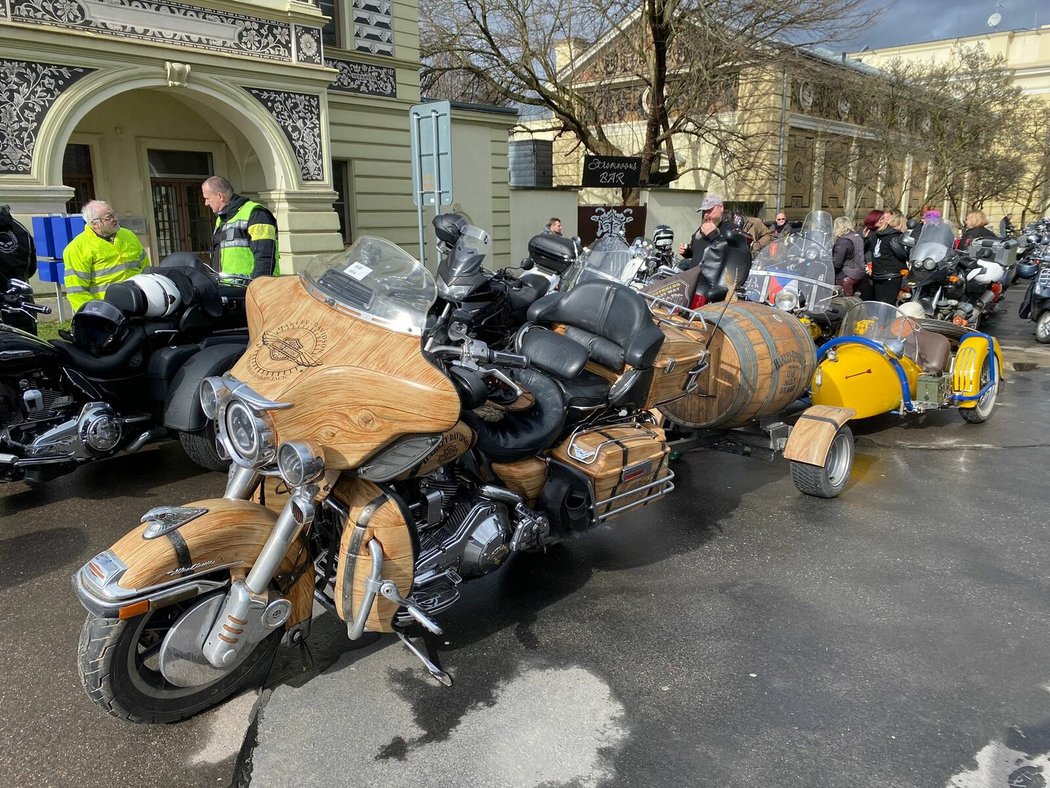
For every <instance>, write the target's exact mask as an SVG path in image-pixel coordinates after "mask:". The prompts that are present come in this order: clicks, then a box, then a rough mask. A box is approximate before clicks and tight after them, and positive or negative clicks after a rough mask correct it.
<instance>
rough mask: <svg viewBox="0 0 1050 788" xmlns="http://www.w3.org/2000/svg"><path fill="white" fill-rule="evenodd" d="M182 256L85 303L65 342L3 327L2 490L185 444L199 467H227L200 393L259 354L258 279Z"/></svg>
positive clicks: (0, 362)
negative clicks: (171, 440)
mask: <svg viewBox="0 0 1050 788" xmlns="http://www.w3.org/2000/svg"><path fill="white" fill-rule="evenodd" d="M172 258H175V260H174V261H173V262H174V263H176V264H175V265H172V264H171V262H172ZM172 258H169V259H168V260H166V261H165V263H162V265H161V267H160V268H157V269H154V270H153V272H152V273H149V274H145V275H140V276H136V277H133V278H132V279H130V280H127V281H125V282H120V283H117V284H114V285H111V286H110V287H109V288H108V289H107V291H106V296H105V300H102V301H98V300H96V301H90V302H88V303H87V304H85V305H84V306H83V307H82V308H81V309H80V310H79V311H78V312H77V313H76V314H75V315H74V316H73V320H72V324H71V330H70V331H69V332H60V333H62V336H63V338H62V339H54V340H51V341H50V342H45V341H44V340H41V339H39V338H38V337H36V336H34V335H33V334H32V333H29V332H26V331H23V330H20V329H18V328H13V327H10V326H6V325H4V326H0V481H17V480H26V481H30V482H42V481H47V480H49V479H52V478H55V477H57V476H61V475H63V474H65V473H69V472H70V471H72V470H73V469H74V468H76V467H77V466H78V465H81V464H83V463H86V462H91V461H94V460H98V459H102V458H105V457H110V456H112V455H114V454H116V453H118V452H122V451H127V452H133V451H137V450H138V449H140V448H141V447H142V446H143V445H145V444H146V443H148V442H150V441H154V440H158V439H161V438H166V437H169V436H176V435H177V436H178V437H179V439H180V440H181V442H182V445H183V447H184V448H185V450H186V453H187V454H188V455H189V456H190V458H191V459H192V460H194V462H196V463H197V464H198V465H201V466H202V467H204V468H207V469H209V470H224V469H225V468H226V466H227V465H228V460H227V459H226V458H224V457H221V456H220V455H219V453H218V450H217V448H216V442H215V436H214V434H213V432H212V428H211V426H210V422H208V421H207V420H206V419H205V418H204V413H203V411H202V410H201V406H200V402H199V397H198V387H199V384H200V381H201V380H202V379H203V378H205V377H208V376H211V375H221V374H223V373H224V372H226V371H228V370H229V369H230V368H231V367H232V366H233V364H234V362H235V361H236V360H237V358H238V357H239V356H240V355H241V354H242V353H243V352H244V349H245V347H247V342H248V332H247V328H246V326H247V320H246V317H245V310H244V297H245V292H246V290H247V280H232V281H231V280H223V281H220V280H219V278H218V276H217V275H215V274H214V273H213V272H211V271H210V269H207V268H206V267H205V266H203V265H202V264H200V263H199V262H196V260H195V258H192V257H191V259H190V261H187V260H185V259H178V256H175V255H173V256H172ZM186 262H190V263H191V264H189V265H185V264H183V265H178V264H177V263H186Z"/></svg>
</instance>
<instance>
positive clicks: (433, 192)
mask: <svg viewBox="0 0 1050 788" xmlns="http://www.w3.org/2000/svg"><path fill="white" fill-rule="evenodd" d="M408 118H409V129H410V131H411V141H412V202H413V203H415V206H416V220H417V223H418V225H419V259H420V262H422V263H423V265H424V266H425V265H426V262H427V260H426V241H425V238H424V233H423V206H425V205H433V206H434V213H435V215H436V214H437V213H438V212H439V211H440V210H441V207H440V206H442V205H451V204H452V106H451V104H449V102H447V101H431V102H427V103H426V104H417V105H415V106H414V107H412V108H411V109H410V110H409V111H408Z"/></svg>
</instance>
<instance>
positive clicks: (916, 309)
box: [897, 301, 926, 320]
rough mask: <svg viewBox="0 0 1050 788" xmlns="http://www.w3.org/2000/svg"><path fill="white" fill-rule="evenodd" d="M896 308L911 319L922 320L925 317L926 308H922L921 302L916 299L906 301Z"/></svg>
mask: <svg viewBox="0 0 1050 788" xmlns="http://www.w3.org/2000/svg"><path fill="white" fill-rule="evenodd" d="M897 308H898V309H900V311H901V314H902V315H904V316H905V317H910V318H912V319H913V320H922V319H923V318H924V317H926V310H925V309H923V308H922V304H920V303H919V302H918V301H908V302H906V303H904V304H901V305H900V306H899V307H897Z"/></svg>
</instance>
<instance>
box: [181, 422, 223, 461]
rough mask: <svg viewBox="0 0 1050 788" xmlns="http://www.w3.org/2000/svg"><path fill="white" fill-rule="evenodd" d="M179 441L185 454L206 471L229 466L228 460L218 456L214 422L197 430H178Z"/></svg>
mask: <svg viewBox="0 0 1050 788" xmlns="http://www.w3.org/2000/svg"><path fill="white" fill-rule="evenodd" d="M179 442H180V443H181V444H182V450H183V451H185V452H186V456H187V457H189V458H190V459H191V460H193V461H194V462H195V463H197V464H198V465H199V466H201V467H202V468H204V469H205V470H207V471H223V472H225V471H226V470H227V469H228V468H229V467H230V461H229V460H224V459H223V458H222V457H220V456H219V450H218V449H217V448H216V445H215V423H214V422H208V426H206V427H205V428H204V429H203V430H200V431H199V432H180V433H179Z"/></svg>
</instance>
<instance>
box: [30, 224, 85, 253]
mask: <svg viewBox="0 0 1050 788" xmlns="http://www.w3.org/2000/svg"><path fill="white" fill-rule="evenodd" d="M83 231H84V217H82V216H80V215H79V214H71V215H69V216H64V215H62V214H58V213H56V214H51V215H50V216H34V217H33V240H34V241H35V242H36V251H37V255H38V256H40V257H51V258H55V259H61V257H62V252H63V251H65V248H66V246H67V245H68V244H69V242H70V241H72V240H73V239H74V238H76V237H77V236H78V235H80V233H82V232H83Z"/></svg>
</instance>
